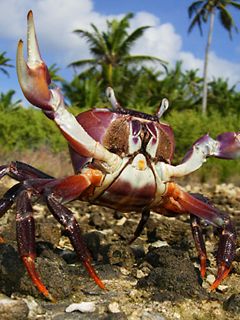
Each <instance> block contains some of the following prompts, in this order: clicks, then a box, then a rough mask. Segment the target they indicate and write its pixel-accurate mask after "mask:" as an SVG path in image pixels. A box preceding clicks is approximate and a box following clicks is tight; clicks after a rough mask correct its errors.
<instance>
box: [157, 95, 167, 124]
mask: <svg viewBox="0 0 240 320" xmlns="http://www.w3.org/2000/svg"><path fill="white" fill-rule="evenodd" d="M168 107H169V101H168V99H166V98H164V99H162V102H161V105H160V107H159V110H158V112H157V117H158V120H159V119H160V118H161V117H162V115H163V114H164V112H165V111H166V110H167V109H168Z"/></svg>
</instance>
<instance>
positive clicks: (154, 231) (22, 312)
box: [0, 183, 240, 320]
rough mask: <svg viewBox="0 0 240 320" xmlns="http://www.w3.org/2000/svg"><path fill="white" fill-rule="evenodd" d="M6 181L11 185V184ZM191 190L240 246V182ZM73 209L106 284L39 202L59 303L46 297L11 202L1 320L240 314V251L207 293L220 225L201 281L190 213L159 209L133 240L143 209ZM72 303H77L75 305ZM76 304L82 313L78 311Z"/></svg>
mask: <svg viewBox="0 0 240 320" xmlns="http://www.w3.org/2000/svg"><path fill="white" fill-rule="evenodd" d="M0 187H1V189H5V188H6V183H5V185H1V186H0ZM185 189H186V190H187V191H191V192H203V193H204V194H205V195H207V196H208V197H209V198H211V199H212V200H213V201H214V203H215V204H216V205H217V206H218V207H219V208H220V209H222V210H224V211H227V212H228V213H229V214H230V215H231V217H232V219H233V220H234V222H235V225H236V228H237V232H238V248H239V245H240V188H239V187H235V186H233V185H231V184H228V185H224V184H222V185H215V186H210V185H207V184H205V185H195V186H194V187H190V186H188V185H187V186H185ZM2 191H3V190H2ZM69 208H70V209H71V210H72V211H73V212H74V214H75V217H76V218H77V219H78V221H79V224H80V225H81V228H82V230H83V232H84V234H85V240H86V243H87V244H88V247H89V249H90V251H91V253H92V256H93V259H94V265H95V268H96V270H97V272H98V274H99V275H100V277H101V279H102V280H103V281H104V283H105V284H106V287H107V290H101V289H99V288H98V287H97V286H96V285H95V284H94V282H93V281H92V280H91V279H90V278H89V276H88V274H87V273H86V271H85V270H84V268H83V267H82V265H81V263H80V262H78V260H77V258H76V256H75V253H74V252H73V251H72V248H71V245H70V243H69V240H68V239H67V237H66V236H65V235H64V232H63V230H62V229H61V227H60V226H59V225H58V224H57V223H56V221H55V220H54V218H53V217H52V216H51V215H50V214H49V212H48V211H47V209H46V208H45V206H43V205H42V204H35V205H34V210H35V219H36V239H37V253H38V258H37V259H36V265H37V268H38V270H39V272H40V274H41V277H42V279H43V282H44V283H45V285H46V286H47V287H48V289H49V291H50V292H51V294H52V295H53V296H54V297H55V298H56V299H57V302H56V303H51V302H49V301H47V300H45V299H44V298H43V297H42V296H41V295H40V294H39V293H38V292H37V290H36V289H35V287H34V286H33V284H32V282H31V281H30V279H29V277H28V275H27V274H26V271H25V269H24V267H23V265H22V263H21V261H20V259H19V257H18V253H17V251H16V235H15V221H14V216H15V214H14V208H13V209H12V210H10V211H9V212H8V213H7V214H6V215H5V216H4V217H2V218H1V224H0V235H1V236H2V237H3V239H4V242H2V243H0V292H1V294H0V319H2V320H4V319H11V320H14V319H19V320H24V319H40V320H43V319H54V320H60V319H102V320H103V319H104V320H107V319H109V320H110V319H130V320H135V319H143V320H150V319H151V320H165V319H166V320H168V319H184V320H188V319H197V320H200V319H201V320H202V319H210V320H211V319H218V320H219V319H221V320H222V319H240V250H239V249H238V251H237V255H236V259H235V261H234V264H233V269H232V271H231V274H230V275H229V277H228V278H227V279H226V280H225V281H224V282H223V283H222V285H220V286H219V289H218V290H217V291H216V292H209V291H208V288H209V286H210V284H211V283H212V282H213V281H214V276H215V275H216V261H215V254H216V248H217V242H218V239H219V238H218V234H217V230H214V229H213V228H212V227H210V226H207V225H205V226H204V234H205V238H206V247H207V251H208V258H209V261H208V267H207V277H206V279H204V281H202V280H201V278H200V276H199V271H198V270H199V265H198V260H197V254H196V251H195V248H194V243H193V240H192V235H191V229H190V225H189V218H188V217H187V216H186V217H171V218H169V217H164V216H160V215H157V214H154V213H153V214H152V215H151V217H150V219H149V221H148V223H147V226H146V228H145V230H144V232H143V234H142V235H141V237H139V238H138V239H137V240H136V241H135V242H134V243H133V244H131V245H128V241H129V240H130V239H131V236H132V235H133V232H134V230H135V228H136V225H137V223H138V221H139V218H140V216H139V214H135V213H131V214H130V213H120V212H116V211H113V210H110V209H106V208H100V207H97V206H93V205H88V204H85V203H80V202H74V203H73V204H71V205H70V206H69ZM73 303H76V304H77V305H72V306H70V305H71V304H73ZM80 303H81V304H80ZM69 306H70V307H69ZM76 308H80V309H81V310H82V311H72V310H74V309H76ZM67 311H68V312H67Z"/></svg>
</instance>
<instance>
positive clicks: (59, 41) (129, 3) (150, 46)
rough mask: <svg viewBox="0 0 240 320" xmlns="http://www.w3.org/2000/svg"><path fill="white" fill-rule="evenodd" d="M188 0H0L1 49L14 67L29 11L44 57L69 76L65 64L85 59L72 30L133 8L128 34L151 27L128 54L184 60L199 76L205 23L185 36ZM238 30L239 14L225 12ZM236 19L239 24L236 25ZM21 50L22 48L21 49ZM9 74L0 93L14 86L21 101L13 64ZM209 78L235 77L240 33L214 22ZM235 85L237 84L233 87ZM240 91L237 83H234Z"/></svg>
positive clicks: (0, 77)
mask: <svg viewBox="0 0 240 320" xmlns="http://www.w3.org/2000/svg"><path fill="white" fill-rule="evenodd" d="M192 2H193V0H167V1H164V0H121V1H114V0H67V1H66V0H0V52H3V51H6V56H7V57H8V58H10V59H11V63H12V64H13V65H15V56H16V47H17V42H18V40H19V39H23V40H24V41H25V42H26V16H27V12H28V11H29V10H30V9H31V10H32V11H33V14H34V20H35V26H36V29H37V35H38V40H39V45H40V50H41V54H42V57H43V59H44V60H45V62H46V63H47V64H48V65H51V64H53V63H57V66H58V67H60V72H59V73H60V75H61V76H63V77H64V78H65V79H66V80H69V81H70V80H71V79H72V77H73V74H74V72H73V70H72V69H71V68H69V67H67V66H68V64H69V63H71V62H73V61H76V60H80V59H85V58H89V57H90V53H89V50H88V45H87V43H86V41H85V40H84V39H81V38H79V37H78V36H77V35H76V34H73V30H75V29H80V28H81V29H85V30H91V27H90V24H91V23H94V24H95V25H96V26H97V27H98V28H99V29H100V30H103V29H104V28H105V27H106V19H109V20H111V19H113V18H122V17H123V16H124V15H125V14H126V13H129V12H133V13H134V18H133V19H131V26H130V29H129V32H130V31H131V30H134V29H136V28H138V27H140V26H143V25H148V26H151V28H150V29H148V30H147V31H146V32H145V34H144V36H143V37H142V38H140V39H139V41H138V42H137V43H136V44H135V46H134V47H133V49H132V51H131V53H132V54H147V55H152V56H156V57H159V58H161V59H163V60H166V61H168V62H169V67H170V68H171V67H174V65H175V63H176V61H178V60H182V61H183V68H184V69H185V70H188V69H198V70H199V75H202V69H203V60H204V51H205V45H206V40H207V31H208V30H207V26H206V27H204V28H203V33H204V35H203V36H201V35H200V32H199V30H198V29H197V28H196V29H195V30H193V31H192V32H191V33H190V34H189V33H188V27H189V24H190V19H189V17H188V13H187V8H188V6H189V5H190V4H191V3H192ZM230 12H231V13H232V14H233V17H234V19H235V21H236V24H237V25H238V27H239V30H240V19H239V17H240V12H236V10H235V11H234V9H233V10H230ZM238 22H239V23H238ZM25 52H26V51H25ZM8 71H9V73H10V77H7V76H5V75H4V74H3V73H0V92H7V91H8V90H10V89H14V90H15V91H16V94H15V96H14V99H16V100H17V99H21V100H23V102H24V104H26V101H25V100H24V97H23V95H22V93H21V91H20V88H19V85H18V82H17V76H16V70H15V68H11V69H8ZM209 77H210V78H213V77H215V78H218V77H222V78H224V79H228V81H229V84H230V85H235V84H236V85H238V83H239V81H240V32H239V33H236V32H233V39H232V40H230V38H229V35H228V33H227V32H226V31H225V30H224V29H223V28H222V27H221V25H220V23H219V21H218V19H216V21H215V29H214V34H213V43H212V46H211V53H210V62H209ZM238 86H239V85H238ZM238 88H239V89H240V86H239V87H238Z"/></svg>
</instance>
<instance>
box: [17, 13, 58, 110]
mask: <svg viewBox="0 0 240 320" xmlns="http://www.w3.org/2000/svg"><path fill="white" fill-rule="evenodd" d="M27 21H28V31H27V62H26V61H25V60H24V56H23V41H22V40H20V41H19V43H18V48H17V63H16V64H17V74H18V80H19V83H20V86H21V88H22V91H23V94H24V96H25V97H26V98H27V100H28V101H29V102H31V103H32V104H33V105H35V106H37V107H39V108H42V109H43V110H51V109H52V108H51V106H50V105H49V101H50V100H51V92H50V90H49V89H48V85H49V84H50V82H51V80H50V76H49V73H48V68H47V66H46V64H45V63H44V62H43V60H42V58H41V55H40V52H39V47H38V42H37V38H36V32H35V27H34V22H33V14H32V11H29V13H28V16H27Z"/></svg>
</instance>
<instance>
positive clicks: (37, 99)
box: [17, 11, 122, 172]
mask: <svg viewBox="0 0 240 320" xmlns="http://www.w3.org/2000/svg"><path fill="white" fill-rule="evenodd" d="M27 36H28V41H27V49H28V50H27V51H28V59H27V62H25V60H24V57H23V42H22V41H21V40H20V41H19V44H18V50H17V73H18V79H19V83H20V86H21V88H22V91H23V93H24V95H25V97H26V98H27V99H28V100H29V101H30V102H31V103H32V104H33V105H35V106H37V107H39V108H41V109H42V110H43V111H44V113H45V114H46V115H47V116H48V117H49V118H50V119H53V120H54V121H55V122H56V124H57V126H58V127H59V129H60V130H61V132H62V134H63V135H64V136H65V138H66V139H67V140H68V142H69V143H70V145H71V147H72V148H73V149H74V150H75V151H76V152H77V153H79V154H80V155H81V156H84V157H89V158H94V159H97V160H99V161H101V164H102V165H103V166H104V168H105V170H106V171H107V172H113V171H115V170H116V169H117V168H118V167H119V166H120V164H121V162H122V159H121V158H120V157H119V156H118V155H117V154H114V153H111V152H109V151H108V150H107V149H106V148H104V147H103V146H102V145H101V144H100V143H99V142H97V141H95V140H94V139H93V138H92V137H91V136H90V135H89V134H88V133H87V132H86V131H85V130H84V129H83V127H82V126H81V125H80V124H79V123H78V121H77V120H76V118H75V117H74V116H73V115H72V114H71V113H69V112H68V111H67V109H66V108H65V105H64V101H63V96H62V94H61V92H60V90H59V89H49V88H48V85H49V84H50V77H49V73H48V69H47V66H46V65H45V63H44V62H43V60H42V58H41V55H40V53H39V48H38V42H37V38H36V33H35V27H34V22H33V14H32V12H31V11H30V12H29V13H28V32H27Z"/></svg>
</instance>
